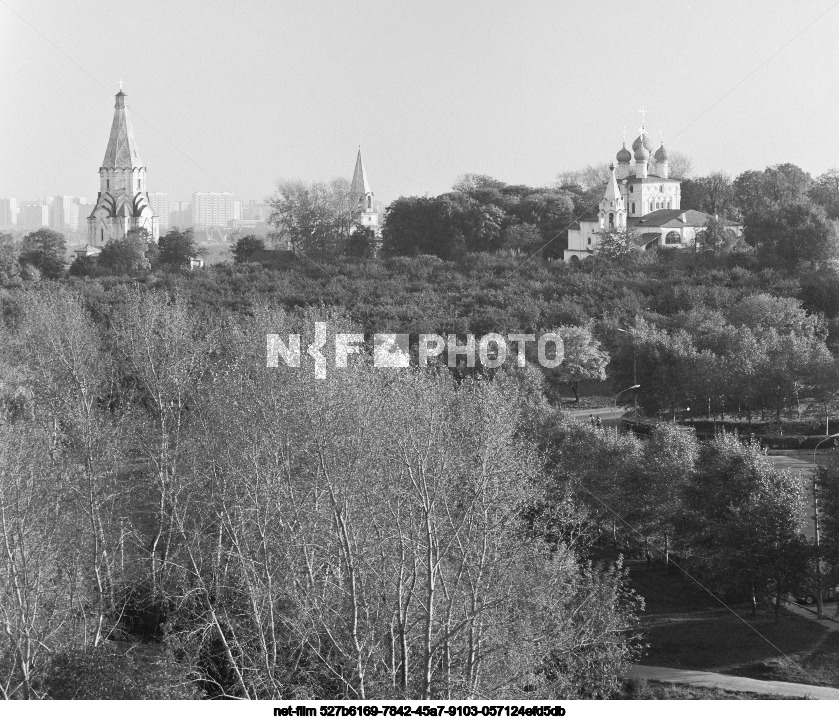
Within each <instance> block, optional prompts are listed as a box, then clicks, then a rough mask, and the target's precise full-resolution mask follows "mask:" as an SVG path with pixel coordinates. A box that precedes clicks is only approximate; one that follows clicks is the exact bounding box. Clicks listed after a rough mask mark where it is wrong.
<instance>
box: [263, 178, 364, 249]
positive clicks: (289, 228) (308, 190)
mask: <svg viewBox="0 0 839 721" xmlns="http://www.w3.org/2000/svg"><path fill="white" fill-rule="evenodd" d="M268 205H270V206H271V217H270V218H269V220H268V222H269V223H270V224H271V225H273V226H274V227H275V228H277V229H278V230H279V231H280V232H281V233H282V234H283V236H284V237H285V238H286V239H287V240H288V244H289V246H290V247H291V248H292V249H293V250H294V251H296V252H299V253H303V254H305V255H314V256H318V257H321V258H328V257H336V256H338V255H339V254H340V253H341V252H342V250H343V247H344V244H345V243H346V240H347V238H349V236H350V233H352V230H353V228H354V227H355V226H356V225H357V221H358V218H359V216H360V215H361V209H360V208H359V207H358V206H356V205H355V203H354V200H353V199H352V198H351V197H350V184H349V181H347V180H346V179H343V178H337V179H335V180H333V181H332V182H331V183H328V184H327V183H304V182H302V181H297V180H294V181H288V180H286V181H280V182H279V183H278V184H277V192H276V193H274V195H272V196H271V197H270V198H269V199H268Z"/></svg>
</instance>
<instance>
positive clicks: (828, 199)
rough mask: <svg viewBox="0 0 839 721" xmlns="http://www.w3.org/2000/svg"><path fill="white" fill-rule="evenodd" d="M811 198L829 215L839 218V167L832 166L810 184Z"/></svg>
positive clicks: (834, 218)
mask: <svg viewBox="0 0 839 721" xmlns="http://www.w3.org/2000/svg"><path fill="white" fill-rule="evenodd" d="M810 199H811V200H812V201H813V202H814V203H816V204H817V205H820V206H821V207H822V208H824V211H825V213H827V217H828V218H830V219H831V220H839V168H831V169H830V170H828V171H827V172H826V173H823V174H822V175H820V176H819V177H818V178H816V180H815V182H814V183H813V184H812V186H810Z"/></svg>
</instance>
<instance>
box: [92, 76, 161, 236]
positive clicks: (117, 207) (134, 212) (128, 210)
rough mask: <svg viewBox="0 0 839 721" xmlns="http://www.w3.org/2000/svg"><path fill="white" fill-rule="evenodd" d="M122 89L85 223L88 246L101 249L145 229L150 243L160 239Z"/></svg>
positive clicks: (143, 168) (156, 219) (118, 96)
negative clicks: (97, 187) (130, 231)
mask: <svg viewBox="0 0 839 721" xmlns="http://www.w3.org/2000/svg"><path fill="white" fill-rule="evenodd" d="M121 85H122V84H120V91H119V92H118V93H117V94H116V104H115V105H114V121H113V123H112V124H111V136H110V138H109V139H108V148H107V150H106V151H105V159H104V160H103V161H102V167H100V168H99V195H98V196H97V198H96V205H95V206H94V208H93V212H91V214H90V215H89V216H88V219H87V229H88V242H89V243H90V245H95V246H98V247H100V248H101V247H102V246H104V245H105V244H106V243H107V242H108V241H109V240H116V239H120V238H124V237H125V236H126V234H127V233H128V231H129V230H134V229H137V228H145V229H146V230H147V231H148V233H149V238H150V239H151V240H154V241H157V239H158V238H159V237H160V228H159V225H158V222H159V219H158V217H157V216H156V215H155V214H154V211H152V207H151V201H150V200H149V194H148V189H147V188H146V168H145V166H144V165H143V160H142V158H141V157H140V151H139V150H138V148H137V141H136V140H135V139H134V128H133V127H132V125H131V119H130V118H129V117H128V106H127V105H126V104H125V98H126V95H125V93H124V92H122V87H121Z"/></svg>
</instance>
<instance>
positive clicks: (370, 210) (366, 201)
mask: <svg viewBox="0 0 839 721" xmlns="http://www.w3.org/2000/svg"><path fill="white" fill-rule="evenodd" d="M350 201H351V202H352V203H353V204H354V205H356V206H357V207H358V212H359V218H358V224H359V225H360V226H362V227H363V228H370V229H371V230H372V231H373V232H374V233H375V234H376V235H377V236H378V235H379V233H380V232H381V229H380V227H379V216H380V213H381V207H380V204H379V203H377V202H375V201H374V200H373V191H372V190H370V184H369V183H368V182H367V173H366V172H365V171H364V162H363V161H362V160H361V146H359V148H358V157H357V158H356V159H355V170H354V171H353V174H352V183H351V184H350Z"/></svg>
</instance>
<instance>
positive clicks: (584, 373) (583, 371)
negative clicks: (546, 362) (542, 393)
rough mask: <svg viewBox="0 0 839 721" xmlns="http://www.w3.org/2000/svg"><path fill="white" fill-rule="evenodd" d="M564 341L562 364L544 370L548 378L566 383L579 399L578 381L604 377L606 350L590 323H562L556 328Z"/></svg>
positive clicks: (607, 358)
mask: <svg viewBox="0 0 839 721" xmlns="http://www.w3.org/2000/svg"><path fill="white" fill-rule="evenodd" d="M557 332H558V333H559V335H560V336H561V337H562V342H563V345H564V351H565V353H564V358H563V361H562V364H561V365H560V366H558V367H557V368H553V369H551V370H549V371H548V372H547V375H548V379H549V380H552V381H553V382H559V383H564V384H566V385H567V386H568V387H569V388H571V390H572V391H573V392H574V398H575V400H576V401H577V403H579V402H580V383H581V382H582V381H586V380H599V381H602V380H605V379H606V366H607V365H608V364H609V354H608V353H607V352H606V351H605V350H603V349H602V348H601V347H600V341H598V340H597V339H596V338H595V337H594V333H593V326H592V325H591V324H589V325H588V326H582V327H581V326H567V325H565V326H561V327H560V328H559V329H558V331H557Z"/></svg>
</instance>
